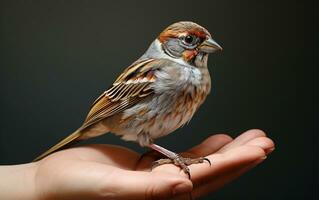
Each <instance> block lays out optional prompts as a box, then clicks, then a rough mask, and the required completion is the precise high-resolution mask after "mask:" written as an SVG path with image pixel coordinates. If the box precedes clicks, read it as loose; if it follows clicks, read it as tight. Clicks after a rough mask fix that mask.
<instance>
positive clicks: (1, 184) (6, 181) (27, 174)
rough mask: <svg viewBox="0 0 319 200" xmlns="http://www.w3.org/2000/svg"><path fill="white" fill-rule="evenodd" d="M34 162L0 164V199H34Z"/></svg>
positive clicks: (35, 167)
mask: <svg viewBox="0 0 319 200" xmlns="http://www.w3.org/2000/svg"><path fill="white" fill-rule="evenodd" d="M36 169H37V164H36V163H27V164H21V165H4V166H0V177H1V179H0V188H1V190H0V199H6V200H16V199H25V200H36V195H35V194H36V193H35V183H34V178H35V173H36Z"/></svg>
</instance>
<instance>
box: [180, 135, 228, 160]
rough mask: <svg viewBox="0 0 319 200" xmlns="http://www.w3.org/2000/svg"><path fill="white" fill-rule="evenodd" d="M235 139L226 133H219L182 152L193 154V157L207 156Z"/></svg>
mask: <svg viewBox="0 0 319 200" xmlns="http://www.w3.org/2000/svg"><path fill="white" fill-rule="evenodd" d="M232 140H233V139H232V138H231V137H230V136H228V135H225V134H217V135H213V136H210V137H209V138H207V139H206V140H204V141H203V142H202V143H201V144H199V145H197V146H195V147H193V148H191V149H190V150H188V151H186V152H184V153H182V154H184V155H191V157H201V156H203V157H205V156H207V155H209V154H212V153H214V152H216V151H218V150H219V149H220V148H221V147H223V146H225V145H226V144H228V143H229V142H231V141H232Z"/></svg>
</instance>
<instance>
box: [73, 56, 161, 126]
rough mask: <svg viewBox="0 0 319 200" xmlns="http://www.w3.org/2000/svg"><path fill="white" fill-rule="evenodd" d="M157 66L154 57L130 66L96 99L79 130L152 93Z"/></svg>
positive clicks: (130, 105)
mask: <svg viewBox="0 0 319 200" xmlns="http://www.w3.org/2000/svg"><path fill="white" fill-rule="evenodd" d="M157 68H158V63H157V61H155V60H154V59H146V60H142V61H139V62H137V63H134V64H133V65H131V66H130V67H128V68H127V69H126V70H125V71H124V72H123V73H122V74H121V75H120V76H119V77H118V78H117V79H116V81H115V82H114V83H113V86H112V87H111V88H110V89H108V90H107V91H105V92H104V93H103V94H102V95H101V96H99V97H98V98H97V100H95V101H94V103H93V105H92V106H91V109H90V111H89V114H88V115H87V117H86V119H85V121H84V123H83V125H82V126H81V128H80V129H79V130H83V129H85V128H87V127H89V126H91V125H93V124H95V123H97V122H99V121H101V120H103V119H105V118H107V117H110V116H112V115H115V114H117V113H119V112H121V111H123V110H125V109H127V108H130V107H132V106H133V105H135V104H136V103H138V102H139V101H141V100H143V99H145V98H146V97H147V96H149V95H151V94H152V93H153V89H152V87H151V83H153V82H154V81H155V80H156V77H155V75H154V70H156V69H157Z"/></svg>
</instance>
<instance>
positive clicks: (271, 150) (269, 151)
mask: <svg viewBox="0 0 319 200" xmlns="http://www.w3.org/2000/svg"><path fill="white" fill-rule="evenodd" d="M274 150H275V147H273V148H270V149H268V150H267V154H269V153H271V152H273V151H274Z"/></svg>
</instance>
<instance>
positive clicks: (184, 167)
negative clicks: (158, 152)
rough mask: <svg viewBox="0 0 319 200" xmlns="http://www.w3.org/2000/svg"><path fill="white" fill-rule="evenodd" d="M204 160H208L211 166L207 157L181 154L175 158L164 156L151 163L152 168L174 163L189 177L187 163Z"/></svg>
mask: <svg viewBox="0 0 319 200" xmlns="http://www.w3.org/2000/svg"><path fill="white" fill-rule="evenodd" d="M204 161H206V162H208V164H209V165H210V166H211V165H212V164H211V162H210V160H209V159H208V158H204V157H199V158H184V157H182V156H179V155H177V156H176V157H175V158H172V159H171V158H165V159H159V160H157V161H155V162H153V164H152V169H154V168H155V167H158V166H160V165H164V164H174V165H176V166H178V167H180V168H181V169H182V170H183V171H184V173H185V174H187V175H188V178H189V179H191V174H190V169H189V167H188V166H189V165H191V164H198V163H204Z"/></svg>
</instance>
